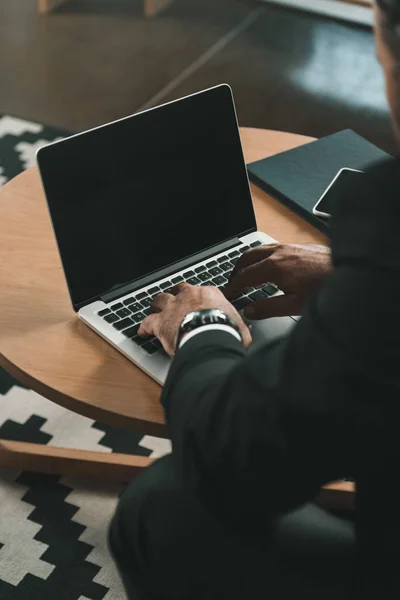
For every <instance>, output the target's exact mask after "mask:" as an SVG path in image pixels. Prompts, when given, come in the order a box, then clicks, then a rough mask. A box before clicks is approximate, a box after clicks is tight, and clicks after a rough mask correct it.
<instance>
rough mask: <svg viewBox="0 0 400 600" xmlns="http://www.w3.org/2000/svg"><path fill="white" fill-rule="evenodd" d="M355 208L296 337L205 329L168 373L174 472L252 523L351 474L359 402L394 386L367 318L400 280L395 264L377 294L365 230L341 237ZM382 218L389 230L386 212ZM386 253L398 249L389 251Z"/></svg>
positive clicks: (216, 508)
mask: <svg viewBox="0 0 400 600" xmlns="http://www.w3.org/2000/svg"><path fill="white" fill-rule="evenodd" d="M366 193H367V192H366ZM356 204H357V203H356ZM373 204H374V203H373V198H372V197H371V198H370V204H368V198H367V197H366V196H364V197H363V206H364V211H365V212H364V216H363V217H362V216H360V214H359V215H358V217H357V218H358V225H357V223H353V225H354V227H357V226H358V227H359V229H360V230H361V232H362V238H363V240H364V239H365V238H364V236H365V235H370V236H375V237H374V241H376V242H378V241H379V236H378V235H377V234H375V231H374V230H373V229H372V230H371V231H369V230H368V227H369V225H367V224H365V223H364V222H363V221H362V219H371V218H372V216H373V213H374V211H376V207H375V208H374V206H373ZM368 207H369V208H368ZM346 211H350V214H352V213H351V207H347V208H346V210H345V211H344V212H345V214H346ZM368 211H370V214H368ZM389 214H390V212H389ZM349 218H350V217H349V216H347V218H346V219H344V220H341V219H340V218H339V219H338V220H337V221H338V222H337V225H336V232H335V235H334V238H333V239H334V240H335V239H336V238H338V241H337V242H336V247H337V248H336V250H337V252H336V254H335V253H334V257H335V256H336V257H337V259H336V260H337V263H336V265H335V269H334V272H333V274H332V275H331V276H330V278H329V280H328V282H327V285H326V286H325V288H324V289H323V290H322V292H321V293H320V294H319V295H318V296H316V297H315V298H313V299H312V301H311V303H310V305H309V306H308V308H307V310H306V311H305V314H304V315H303V317H302V319H301V320H300V322H299V323H298V324H297V325H296V327H295V328H294V330H293V332H292V333H291V334H290V336H289V337H288V338H285V339H282V340H281V341H280V342H277V343H275V344H274V345H269V344H266V345H265V346H264V347H262V348H261V349H259V350H258V351H257V352H253V353H247V352H246V351H245V350H244V349H243V347H242V346H241V344H240V343H239V342H237V341H236V340H235V339H234V338H233V337H232V336H231V335H229V334H227V333H223V332H205V333H203V334H202V335H198V336H195V337H194V338H193V339H192V340H189V341H188V342H187V343H186V344H185V345H184V346H183V347H182V348H181V349H180V350H179V351H178V352H177V355H176V357H175V359H174V361H173V365H172V368H171V371H170V373H169V376H168V380H167V383H166V386H165V389H164V393H163V397H162V402H163V405H164V407H165V410H166V415H167V422H168V426H169V430H170V435H171V438H172V443H173V454H174V457H175V464H176V468H177V472H178V474H179V475H180V476H181V477H182V478H183V481H184V483H185V485H187V486H189V487H190V488H192V489H193V490H194V491H195V493H196V494H197V495H198V496H199V497H200V498H201V499H202V501H203V502H204V503H205V504H206V505H207V507H208V508H209V509H210V510H211V511H212V512H214V513H215V514H217V515H218V516H219V517H220V518H221V519H223V520H226V521H229V523H230V524H231V525H234V526H235V527H238V528H244V530H246V531H251V530H254V529H255V528H256V527H259V525H260V522H263V521H265V520H266V519H265V518H266V516H268V517H273V516H276V515H279V514H282V513H285V512H287V511H289V510H291V509H294V508H295V507H297V506H299V505H301V504H302V503H304V502H305V501H307V500H310V499H312V498H313V497H314V495H315V494H316V493H317V492H318V490H319V488H320V487H321V485H323V484H324V483H326V482H328V481H332V480H335V479H338V478H342V477H346V476H350V475H353V474H354V469H355V460H356V456H357V431H358V429H359V427H360V422H361V420H362V417H360V415H362V414H363V410H364V409H363V407H362V403H363V401H364V399H365V397H368V396H371V395H372V396H374V395H376V397H379V395H380V394H381V393H382V386H385V385H388V386H389V387H390V382H389V379H388V377H389V370H388V364H389V365H390V358H391V357H390V356H388V357H387V359H388V360H389V363H388V362H387V361H386V360H385V361H383V364H379V361H378V362H377V359H379V357H381V355H382V353H381V351H380V348H379V347H378V346H374V345H373V346H372V349H371V344H370V343H369V342H370V336H369V332H370V329H368V323H369V320H370V319H371V318H372V319H373V315H374V312H375V311H376V310H380V309H382V305H383V302H384V301H385V306H386V307H387V304H388V303H387V295H386V291H387V290H390V291H392V292H393V291H394V290H393V285H397V287H398V279H399V278H398V277H396V278H393V277H392V274H391V270H390V268H389V267H388V268H387V270H386V271H385V273H386V275H385V273H381V278H380V286H381V287H383V290H384V292H383V293H384V296H385V298H384V299H383V298H382V297H380V295H379V294H377V293H375V292H376V266H375V265H374V264H371V261H372V263H373V261H374V260H376V256H375V253H373V252H371V251H370V249H369V245H368V243H367V241H368V240H366V241H365V251H364V252H362V248H361V245H362V241H363V240H360V242H359V244H354V243H353V240H352V241H351V243H350V242H349V243H347V247H345V246H346V238H345V237H344V236H342V235H341V232H340V229H341V228H342V230H343V231H344V233H346V231H347V230H348V233H349V235H352V234H353V232H354V229H347V228H348V220H349ZM386 218H389V215H388V216H387V217H386ZM360 219H361V221H362V222H361V223H360ZM380 227H381V235H382V233H384V231H385V220H384V219H383V220H382V222H381V224H380ZM367 249H368V251H367ZM385 251H386V252H387V251H388V250H387V248H385ZM398 256H399V253H398V252H397V257H398ZM382 260H386V262H389V263H390V261H393V260H394V259H393V256H392V255H391V253H390V252H389V254H387V257H386V259H385V258H384V257H382ZM394 281H396V282H397V283H396V284H394V283H393V282H394ZM385 290H386V291H385ZM398 291H399V290H398ZM397 297H398V296H397ZM375 322H376V319H375ZM375 329H376V331H374V333H375V334H376V335H378V331H377V329H378V328H377V327H375ZM394 329H396V326H394V327H392V328H391V330H393V335H396V334H395V332H394ZM397 329H398V327H397ZM399 333H400V332H399V331H398V332H397V335H399ZM386 335H387V334H386ZM397 339H398V338H397ZM381 341H382V342H383V341H384V340H381ZM390 348H393V346H391V345H390V344H389V349H390ZM388 352H389V350H388ZM397 356H398V353H397V351H396V352H395V354H394V355H393V357H392V358H393V361H394V359H395V357H397ZM393 365H394V362H393Z"/></svg>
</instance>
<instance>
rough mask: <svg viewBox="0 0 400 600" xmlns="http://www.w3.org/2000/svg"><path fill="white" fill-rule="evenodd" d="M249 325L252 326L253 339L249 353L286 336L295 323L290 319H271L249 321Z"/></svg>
mask: <svg viewBox="0 0 400 600" xmlns="http://www.w3.org/2000/svg"><path fill="white" fill-rule="evenodd" d="M249 323H250V324H251V325H252V329H251V337H252V338H253V343H252V344H251V346H250V351H252V350H257V349H258V348H259V347H260V346H262V345H263V344H266V343H268V342H273V341H275V340H277V339H278V338H281V337H283V336H285V335H288V333H289V332H290V331H291V329H293V327H294V326H295V325H296V321H295V320H294V319H292V318H291V317H273V318H272V319H264V320H263V321H249Z"/></svg>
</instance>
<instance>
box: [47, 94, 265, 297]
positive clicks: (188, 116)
mask: <svg viewBox="0 0 400 600" xmlns="http://www.w3.org/2000/svg"><path fill="white" fill-rule="evenodd" d="M38 163H39V167H40V171H41V175H42V180H43V185H44V189H45V192H46V196H47V201H48V204H49V209H50V213H51V217H52V220H53V225H54V230H55V234H56V238H57V242H58V246H59V250H60V254H61V258H62V262H63V266H64V271H65V274H66V278H67V282H68V286H69V290H70V294H71V298H72V302H73V304H74V307H75V308H79V307H80V306H81V305H82V304H84V303H86V302H88V301H90V300H92V299H95V298H96V297H98V296H99V295H101V294H104V293H106V292H109V291H112V290H114V289H116V288H118V287H119V286H121V285H123V284H127V283H129V282H131V281H134V280H136V279H139V278H140V277H142V276H145V275H148V274H150V273H152V272H154V271H157V270H159V269H161V268H164V267H166V266H168V265H170V264H172V263H174V262H176V261H179V260H181V259H184V258H187V257H189V256H191V255H192V254H195V253H197V252H200V251H202V250H205V249H207V248H210V247H212V246H213V245H216V244H218V243H220V242H223V241H225V240H228V239H230V238H232V237H234V236H239V235H240V234H243V233H244V232H247V231H249V230H251V229H254V227H255V218H254V212H253V206H252V202H251V196H250V191H249V185H248V180H247V174H246V168H245V165H244V160H243V154H242V149H241V143H240V137H239V133H238V128H237V122H236V114H235V109H234V105H233V99H232V94H231V90H230V88H229V87H228V86H227V85H222V86H218V87H216V88H212V89H210V90H207V91H205V92H201V93H199V94H195V95H193V96H189V97H187V98H184V99H182V100H178V101H176V102H172V103H170V104H166V105H164V106H161V107H159V108H156V109H153V110H150V111H147V112H144V113H140V114H138V115H136V116H133V117H128V118H127V119H123V120H121V121H117V122H115V123H111V124H108V125H106V126H104V127H100V128H98V129H94V130H91V131H89V132H87V133H84V134H83V135H78V136H73V137H71V138H68V139H66V140H64V141H61V142H59V143H56V144H53V145H49V146H47V147H44V148H42V149H41V150H40V151H39V153H38Z"/></svg>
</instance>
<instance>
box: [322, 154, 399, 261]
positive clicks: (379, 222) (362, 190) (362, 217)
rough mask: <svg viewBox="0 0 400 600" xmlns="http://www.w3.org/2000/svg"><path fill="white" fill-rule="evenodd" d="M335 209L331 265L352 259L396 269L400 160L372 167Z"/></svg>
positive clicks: (395, 159) (350, 188) (397, 259)
mask: <svg viewBox="0 0 400 600" xmlns="http://www.w3.org/2000/svg"><path fill="white" fill-rule="evenodd" d="M335 208H336V210H335V211H334V213H333V217H332V235H331V240H332V256H333V260H334V262H336V263H338V262H339V261H343V260H351V259H353V260H362V261H364V262H368V263H371V264H372V263H374V264H375V265H376V266H379V267H383V266H388V267H392V266H396V267H398V268H400V249H399V246H398V243H397V240H398V235H399V232H400V158H392V159H389V160H385V161H382V162H379V163H376V164H375V165H373V166H372V167H371V168H370V169H369V170H368V171H367V172H366V173H365V176H364V177H362V178H360V180H359V181H357V184H356V185H354V186H353V187H349V188H348V189H347V190H346V191H345V193H344V194H343V197H342V198H340V201H339V202H338V205H337V206H336V207H335Z"/></svg>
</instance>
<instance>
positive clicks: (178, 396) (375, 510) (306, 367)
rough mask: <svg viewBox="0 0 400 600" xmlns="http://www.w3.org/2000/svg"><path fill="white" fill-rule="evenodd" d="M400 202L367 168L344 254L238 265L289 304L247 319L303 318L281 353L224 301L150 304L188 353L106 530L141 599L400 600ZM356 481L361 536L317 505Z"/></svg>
mask: <svg viewBox="0 0 400 600" xmlns="http://www.w3.org/2000/svg"><path fill="white" fill-rule="evenodd" d="M396 7H398V8H399V9H400V2H397V3H396V2H388V1H386V2H384V1H383V0H382V2H381V4H380V8H379V9H376V37H377V45H378V54H379V57H380V60H381V62H382V64H383V67H384V69H385V75H386V80H387V87H388V97H389V101H390V104H391V107H392V111H393V119H394V124H395V129H396V130H397V131H399V132H400V84H399V81H400V49H399V47H400V37H398V36H397V33H396V31H397V30H396V25H395V23H396V20H397V15H398V11H397V8H396ZM398 21H399V22H400V18H399V19H398ZM399 32H400V28H399ZM399 190H400V164H399V161H398V160H390V161H388V162H387V163H382V164H379V165H377V166H376V167H374V168H373V169H371V171H370V172H369V173H368V174H366V175H365V177H364V178H363V181H362V183H361V184H360V189H359V190H358V194H356V195H348V197H344V198H343V202H342V203H341V204H340V205H339V206H338V207H337V211H336V213H335V214H334V215H333V218H332V255H331V253H330V251H329V250H328V249H327V248H323V247H319V246H317V247H315V246H280V245H274V246H265V247H260V248H256V249H254V250H251V251H249V252H248V253H246V254H245V255H244V256H243V257H242V258H241V260H240V261H239V262H238V263H237V265H236V268H235V270H234V272H233V274H232V278H231V281H230V284H229V286H228V288H227V290H226V295H227V297H230V296H233V295H235V294H236V293H237V292H239V291H241V290H242V289H244V288H245V287H247V286H255V285H258V284H261V283H263V282H267V281H271V280H272V281H274V282H275V283H276V284H277V285H278V286H279V287H280V288H281V289H282V290H283V291H284V292H285V295H284V296H281V297H275V298H271V299H266V300H263V301H259V302H256V303H254V304H253V305H252V306H251V309H250V308H249V309H248V312H247V314H246V313H245V314H246V316H247V317H248V318H251V319H259V318H268V317H270V316H279V315H290V314H297V313H298V312H299V311H300V310H303V309H304V310H303V317H302V319H301V321H300V322H299V323H298V325H297V326H296V328H295V329H294V331H293V333H292V334H291V335H290V336H289V337H288V338H286V339H283V340H282V341H280V342H278V343H275V344H274V345H272V346H271V345H268V344H267V345H266V346H265V347H264V348H262V349H260V350H259V351H257V352H256V353H253V354H251V355H248V354H247V352H246V346H247V345H248V344H249V343H250V341H251V334H250V331H249V329H248V328H247V325H246V324H245V322H244V321H243V320H242V318H241V317H240V316H239V314H238V313H237V312H236V311H235V309H234V308H233V307H232V305H231V304H230V303H229V302H228V300H227V299H226V298H225V297H224V296H223V295H222V294H221V293H220V292H219V291H218V290H217V289H215V288H211V287H204V288H201V287H200V288H196V287H192V286H189V285H182V286H179V287H178V288H176V290H175V291H174V295H172V294H160V295H159V296H158V297H157V298H156V300H155V302H154V305H153V314H151V315H150V316H149V317H148V318H147V319H146V320H145V321H144V323H143V325H142V327H141V330H140V334H142V335H146V334H150V333H151V334H155V335H157V337H158V338H159V339H160V340H161V342H162V343H163V346H164V348H165V350H166V351H167V352H168V353H169V354H171V355H173V354H174V352H175V349H176V353H175V356H174V360H173V364H172V368H171V371H170V374H169V377H168V380H167V382H166V385H165V388H164V392H163V395H162V403H163V405H164V407H165V411H166V418H167V422H168V427H169V432H170V435H171V438H172V443H173V453H172V455H170V456H168V457H165V458H164V459H162V460H160V461H158V462H157V463H155V464H154V465H153V466H152V467H151V468H149V469H147V470H146V471H145V472H144V473H143V474H142V475H141V476H140V477H139V478H138V479H137V480H136V481H134V482H133V483H132V484H131V486H130V487H129V488H128V489H127V490H126V492H125V494H124V495H123V496H122V498H121V501H120V504H119V507H118V509H117V512H116V515H115V517H114V520H113V523H112V525H111V529H110V545H111V548H112V551H113V554H114V556H115V559H116V561H117V563H118V566H119V569H120V572H121V575H122V577H123V580H124V582H125V585H126V589H127V592H128V595H129V598H132V599H164V598H166V599H167V598H168V599H183V598H191V599H200V598H201V599H203V598H204V599H211V598H216V599H225V598H226V599H229V600H235V599H239V598H240V599H243V600H244V599H247V598H248V599H254V598H272V599H274V600H275V599H283V598H285V599H286V598H293V599H296V600H298V599H302V598H307V599H308V600H311V599H314V598H321V597H323V598H324V599H326V598H329V599H330V598H347V597H351V596H353V595H354V596H357V595H359V597H362V598H363V599H364V598H389V597H396V598H398V597H400V569H399V568H398V563H399V558H400V551H399V550H398V547H399V534H400V522H399V516H398V515H399V514H400V511H399V510H398V503H399V501H398V495H397V493H396V483H395V482H396V479H397V472H398V461H399V456H400V440H399V435H398V429H399V423H400V419H399V416H400V408H399V392H400V370H399V359H400V351H399V345H400V321H399V319H398V316H397V312H398V298H399V297H400V250H399V245H398V235H399V233H398V232H399V231H400V191H399ZM207 309H220V310H221V311H223V313H225V315H226V319H225V322H226V325H225V327H223V328H222V329H223V330H215V329H214V328H213V326H206V327H197V326H196V319H195V318H194V317H193V316H189V317H187V315H188V314H190V313H192V312H193V311H203V310H207ZM250 310H252V312H251V313H250ZM185 317H186V319H185ZM184 319H185V322H189V327H188V328H185V327H183V328H182V327H180V326H181V323H182V321H184ZM193 323H194V325H193ZM176 344H178V347H176ZM346 476H352V477H354V478H355V480H356V484H357V508H356V515H355V524H354V525H353V523H351V522H349V521H344V520H341V519H339V518H337V517H334V516H332V515H329V514H328V513H326V512H325V511H323V510H322V509H319V508H317V507H316V506H315V505H313V504H312V503H311V502H312V499H313V498H314V497H315V495H316V494H317V493H318V490H319V489H320V487H321V486H322V485H323V484H325V483H327V482H329V481H332V480H335V479H340V478H343V477H346Z"/></svg>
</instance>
